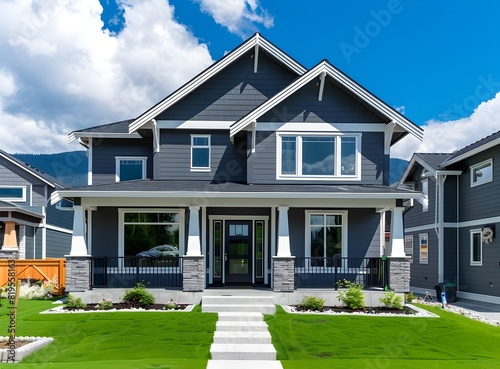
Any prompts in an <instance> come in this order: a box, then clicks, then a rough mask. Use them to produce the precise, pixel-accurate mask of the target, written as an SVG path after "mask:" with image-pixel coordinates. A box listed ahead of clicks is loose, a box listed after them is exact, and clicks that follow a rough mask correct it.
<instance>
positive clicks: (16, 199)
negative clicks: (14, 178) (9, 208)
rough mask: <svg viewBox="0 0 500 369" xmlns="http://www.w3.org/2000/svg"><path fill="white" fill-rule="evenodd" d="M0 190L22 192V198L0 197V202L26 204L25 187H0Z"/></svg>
mask: <svg viewBox="0 0 500 369" xmlns="http://www.w3.org/2000/svg"><path fill="white" fill-rule="evenodd" d="M0 188H15V189H19V188H20V189H21V190H22V191H23V195H22V197H0V200H2V201H9V202H26V186H0Z"/></svg>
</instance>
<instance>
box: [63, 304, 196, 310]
mask: <svg viewBox="0 0 500 369" xmlns="http://www.w3.org/2000/svg"><path fill="white" fill-rule="evenodd" d="M97 306H98V305H97V303H95V304H87V307H85V308H84V309H74V308H68V307H64V310H69V311H76V310H84V311H105V310H104V309H102V310H99V308H98V307H97ZM187 306H188V304H177V307H176V308H175V309H168V310H185V309H186V307H187ZM112 309H114V310H126V309H143V310H167V309H165V304H152V305H144V306H134V305H130V304H124V303H114V304H113V307H112V308H111V309H108V310H112Z"/></svg>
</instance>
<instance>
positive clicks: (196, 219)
mask: <svg viewBox="0 0 500 369" xmlns="http://www.w3.org/2000/svg"><path fill="white" fill-rule="evenodd" d="M199 213H200V207H199V206H190V207H189V233H188V243H187V251H186V255H187V256H200V255H201V242H200V215H199Z"/></svg>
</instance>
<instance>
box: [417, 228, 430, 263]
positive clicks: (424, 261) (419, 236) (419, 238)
mask: <svg viewBox="0 0 500 369" xmlns="http://www.w3.org/2000/svg"><path fill="white" fill-rule="evenodd" d="M423 238H425V239H426V240H427V242H426V243H425V245H426V246H427V257H426V258H423V257H422V239H423ZM418 250H419V263H420V264H429V234H428V233H421V234H419V235H418Z"/></svg>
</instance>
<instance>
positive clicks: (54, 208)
mask: <svg viewBox="0 0 500 369" xmlns="http://www.w3.org/2000/svg"><path fill="white" fill-rule="evenodd" d="M64 187H65V185H64V183H62V182H60V181H59V180H57V179H55V178H53V177H51V176H49V175H48V174H46V173H44V172H41V171H39V170H37V169H35V168H33V167H32V166H30V165H29V164H26V163H24V162H22V161H20V160H18V159H17V158H15V157H13V156H12V155H9V154H7V153H6V152H4V151H2V150H0V247H1V254H2V255H3V256H10V255H14V256H15V257H18V258H21V259H45V258H51V257H52V258H58V257H64V255H66V254H69V251H70V247H71V238H72V234H73V230H72V228H73V211H72V208H71V207H68V206H64V205H71V203H66V202H64V203H57V204H54V205H51V204H50V197H51V195H52V193H53V192H54V191H55V190H58V189H62V188H64ZM61 204H62V205H61Z"/></svg>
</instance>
